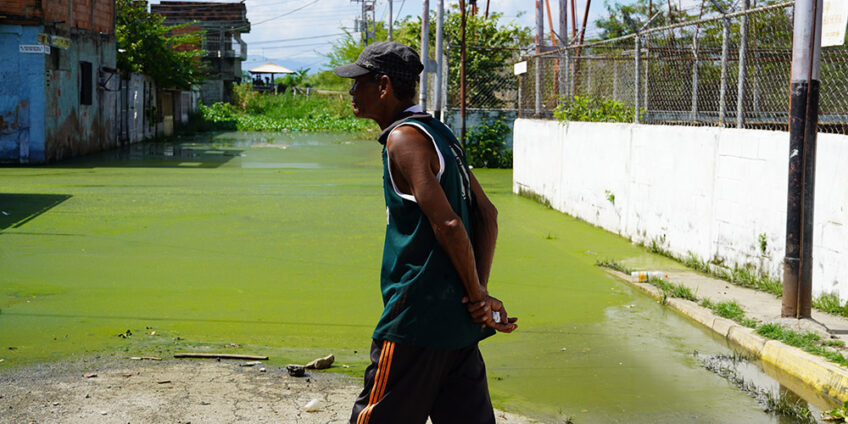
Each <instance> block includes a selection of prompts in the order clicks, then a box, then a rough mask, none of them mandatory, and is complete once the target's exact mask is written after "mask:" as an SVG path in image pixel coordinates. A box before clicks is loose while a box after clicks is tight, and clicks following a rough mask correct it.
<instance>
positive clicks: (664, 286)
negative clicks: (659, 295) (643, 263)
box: [647, 277, 698, 302]
mask: <svg viewBox="0 0 848 424" xmlns="http://www.w3.org/2000/svg"><path fill="white" fill-rule="evenodd" d="M647 281H648V283H649V284H651V285H653V286H654V287H656V288H658V289H660V290H662V292H663V301H665V298H669V297H679V298H681V299H686V300H691V301H693V302H697V301H698V298H697V297H696V296H695V294H694V293H692V290H689V287H686V286H684V285H682V284H677V283H672V282H670V281H667V280H666V279H664V278H656V277H648V280H647Z"/></svg>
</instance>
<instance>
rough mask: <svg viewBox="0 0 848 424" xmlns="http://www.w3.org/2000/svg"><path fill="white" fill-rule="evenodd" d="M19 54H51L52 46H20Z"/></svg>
mask: <svg viewBox="0 0 848 424" xmlns="http://www.w3.org/2000/svg"><path fill="white" fill-rule="evenodd" d="M18 52H20V53H27V54H50V46H45V45H44V44H19V45H18Z"/></svg>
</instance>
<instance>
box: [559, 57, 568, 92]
mask: <svg viewBox="0 0 848 424" xmlns="http://www.w3.org/2000/svg"><path fill="white" fill-rule="evenodd" d="M559 55H560V58H561V59H560V62H561V63H562V64H563V66H560V68H559V74H558V75H557V82H558V87H557V95H558V96H559V98H560V99H562V98H564V97H566V96H567V95H568V85H567V84H568V51H567V50H563V51H560V53H559Z"/></svg>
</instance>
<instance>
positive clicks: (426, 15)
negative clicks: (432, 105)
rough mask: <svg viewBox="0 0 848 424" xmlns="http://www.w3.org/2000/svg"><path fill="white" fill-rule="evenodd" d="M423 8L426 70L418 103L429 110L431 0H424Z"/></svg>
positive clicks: (422, 35) (422, 20) (422, 46)
mask: <svg viewBox="0 0 848 424" xmlns="http://www.w3.org/2000/svg"><path fill="white" fill-rule="evenodd" d="M421 3H422V6H423V9H422V10H421V62H422V63H423V64H424V71H423V72H421V89H420V90H418V91H419V92H418V104H419V105H420V106H421V109H423V110H425V111H426V110H427V80H428V79H429V78H428V76H427V71H429V70H430V69H429V68H430V67H429V66H428V65H429V64H430V0H423V1H422V2H421Z"/></svg>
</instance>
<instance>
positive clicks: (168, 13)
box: [150, 0, 250, 32]
mask: <svg viewBox="0 0 848 424" xmlns="http://www.w3.org/2000/svg"><path fill="white" fill-rule="evenodd" d="M150 11H151V12H152V13H158V14H160V15H162V16H164V17H165V24H166V25H173V24H180V23H185V22H192V21H199V22H200V23H201V24H202V23H213V22H214V23H218V24H221V23H226V24H227V26H240V27H244V31H242V32H249V31H250V22H249V21H248V20H247V7H246V6H245V4H244V2H241V3H218V2H209V1H206V2H204V1H168V0H162V2H161V3H159V4H151V5H150Z"/></svg>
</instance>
